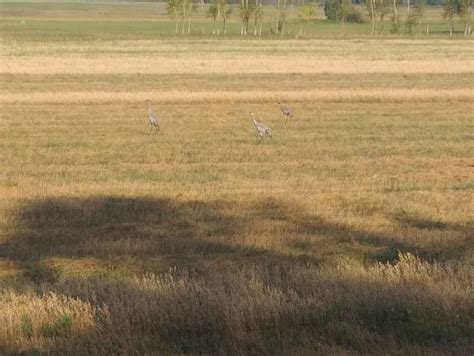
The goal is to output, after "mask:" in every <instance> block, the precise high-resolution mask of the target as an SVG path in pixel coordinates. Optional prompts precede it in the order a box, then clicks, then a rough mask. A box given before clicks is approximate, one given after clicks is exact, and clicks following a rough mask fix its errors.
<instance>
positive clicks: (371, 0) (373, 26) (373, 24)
mask: <svg viewBox="0 0 474 356" xmlns="http://www.w3.org/2000/svg"><path fill="white" fill-rule="evenodd" d="M394 1H396V0H394ZM374 2H375V1H374V0H370V19H371V20H372V31H371V33H372V35H375V4H374Z"/></svg>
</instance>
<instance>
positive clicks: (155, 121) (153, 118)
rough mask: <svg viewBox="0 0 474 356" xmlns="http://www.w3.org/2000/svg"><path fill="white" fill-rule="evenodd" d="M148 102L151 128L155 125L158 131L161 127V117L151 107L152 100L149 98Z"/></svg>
mask: <svg viewBox="0 0 474 356" xmlns="http://www.w3.org/2000/svg"><path fill="white" fill-rule="evenodd" d="M146 103H147V104H148V121H149V122H150V129H151V130H153V127H155V130H156V131H158V130H159V129H160V119H159V118H158V116H157V115H156V113H155V112H154V111H153V109H152V108H151V101H150V100H149V99H147V100H146Z"/></svg>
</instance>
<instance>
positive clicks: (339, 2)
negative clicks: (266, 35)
mask: <svg viewBox="0 0 474 356" xmlns="http://www.w3.org/2000/svg"><path fill="white" fill-rule="evenodd" d="M234 1H235V2H231V1H229V0H211V2H210V3H209V2H206V1H205V0H168V1H167V3H168V6H167V11H168V15H169V16H170V17H171V18H172V19H173V20H174V21H175V32H176V33H181V34H183V35H184V34H190V33H191V19H192V17H193V16H198V17H199V18H200V20H201V32H202V34H204V33H205V30H206V26H205V24H206V22H207V21H209V20H211V21H212V24H213V26H212V34H214V35H217V36H219V35H225V34H227V25H228V22H229V18H230V17H231V16H237V17H238V18H239V20H240V34H241V35H242V36H245V35H249V34H253V35H254V36H257V35H258V36H261V35H262V26H263V23H264V21H265V22H266V23H267V24H269V25H270V33H272V34H274V35H281V36H284V35H285V34H288V33H289V31H288V30H287V22H288V19H289V18H294V17H295V15H296V19H297V22H298V24H299V29H298V31H297V35H299V36H301V35H303V34H304V33H305V32H306V25H307V24H308V23H309V22H310V21H311V20H312V18H313V16H314V14H315V8H316V6H324V13H325V15H326V18H327V19H328V20H333V21H338V22H340V23H341V25H342V26H344V24H345V23H347V22H353V23H354V22H355V23H362V22H365V21H366V20H365V16H364V14H363V13H362V12H361V11H360V10H359V9H358V8H356V6H354V2H353V1H355V3H356V4H361V3H362V1H363V2H364V3H365V6H366V12H367V17H368V19H369V21H370V24H371V26H370V31H371V34H372V35H379V34H383V33H384V32H385V31H388V32H389V33H391V34H400V33H406V34H414V33H421V32H424V31H426V33H427V34H428V33H429V26H428V25H427V24H423V18H424V15H425V9H426V7H427V6H429V4H430V3H429V1H431V2H433V1H438V0H405V2H404V3H403V2H402V0H322V1H324V2H323V3H319V2H317V3H310V2H307V1H308V0H273V3H272V5H273V9H272V10H273V11H270V12H269V14H266V13H265V11H268V9H269V8H270V7H269V6H268V4H267V3H265V4H264V3H263V0H234ZM358 1H360V2H358ZM411 1H413V3H411ZM442 1H443V12H442V16H443V19H445V20H447V22H448V24H449V33H450V35H451V36H452V35H453V33H454V21H455V18H456V17H458V18H459V19H460V20H461V22H462V24H463V26H464V35H465V36H468V35H471V33H472V30H471V20H472V11H471V7H472V5H473V0H442ZM264 5H267V6H265V7H264ZM401 6H406V12H405V13H406V17H405V19H404V27H402V20H401V19H400V7H401Z"/></svg>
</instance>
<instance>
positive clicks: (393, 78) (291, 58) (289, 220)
mask: <svg viewBox="0 0 474 356" xmlns="http://www.w3.org/2000/svg"><path fill="white" fill-rule="evenodd" d="M1 51H2V52H1V55H0V64H1V65H0V80H1V84H2V90H1V93H0V105H1V109H0V115H1V116H0V138H1V141H0V142H1V143H0V157H1V167H2V169H1V171H0V286H1V292H0V353H1V352H20V351H57V352H69V353H91V354H94V353H100V354H102V353H127V354H128V353H132V354H133V353H137V354H143V353H150V352H155V353H179V352H192V353H225V354H247V353H251V354H255V353H268V354H278V353H283V354H287V353H289V352H294V353H298V354H299V353H310V354H313V353H320V354H353V353H364V354H366V353H373V354H379V353H380V352H383V353H389V354H398V353H410V354H451V353H456V354H468V353H469V350H472V347H473V344H472V339H473V335H474V333H473V324H472V315H473V313H474V304H473V302H472V294H473V240H472V239H473V228H474V225H473V201H472V193H473V189H474V180H473V170H474V161H473V158H472V157H473V153H474V152H473V151H474V149H473V139H474V136H473V132H474V127H473V126H474V125H473V114H472V113H473V112H474V93H473V87H472V83H473V81H474V71H473V68H474V61H473V59H472V58H473V56H472V55H473V46H472V41H470V40H442V39H438V40H436V39H433V40H411V39H392V40H390V39H388V40H370V39H359V40H357V39H354V40H333V41H328V40H301V41H294V40H286V41H285V40H282V41H280V40H276V41H275V40H260V41H257V40H247V39H243V40H236V39H229V40H226V39H219V40H213V39H209V38H206V39H203V40H200V39H199V38H195V39H169V40H163V39H161V40H157V41H127V40H123V41H121V40H117V41H101V42H96V41H93V42H87V41H76V42H74V41H71V42H57V41H44V42H41V43H38V42H28V41H17V42H15V41H3V43H2V47H1ZM147 98H149V99H152V101H153V103H154V107H155V109H156V111H157V113H158V114H159V116H160V117H161V120H162V127H161V130H160V131H159V132H158V133H151V132H150V130H149V127H148V124H147V108H146V104H145V100H146V99H147ZM278 101H281V102H285V103H288V104H290V105H291V106H292V107H293V108H294V109H295V111H296V115H295V119H294V120H293V121H291V122H288V123H285V120H284V118H283V115H282V114H281V113H280V112H279V108H278V105H277V102H278ZM250 112H254V113H255V114H256V116H257V117H258V118H260V119H261V120H262V121H263V122H265V123H266V124H268V125H269V126H271V127H272V129H273V133H274V137H273V139H272V140H268V141H266V142H261V143H259V142H258V141H257V139H256V137H255V132H254V128H253V127H252V123H251V121H250V116H249V114H250Z"/></svg>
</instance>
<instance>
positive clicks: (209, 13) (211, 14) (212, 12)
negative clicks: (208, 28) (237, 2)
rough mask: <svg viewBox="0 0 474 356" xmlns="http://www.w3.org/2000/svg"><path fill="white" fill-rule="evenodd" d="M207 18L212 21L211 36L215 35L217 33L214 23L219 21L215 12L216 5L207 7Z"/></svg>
mask: <svg viewBox="0 0 474 356" xmlns="http://www.w3.org/2000/svg"><path fill="white" fill-rule="evenodd" d="M207 16H209V17H210V18H211V19H212V22H213V26H212V34H213V35H215V34H216V32H217V29H216V22H217V20H218V19H219V13H218V11H217V3H214V4H211V6H209V8H208V9H207Z"/></svg>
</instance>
